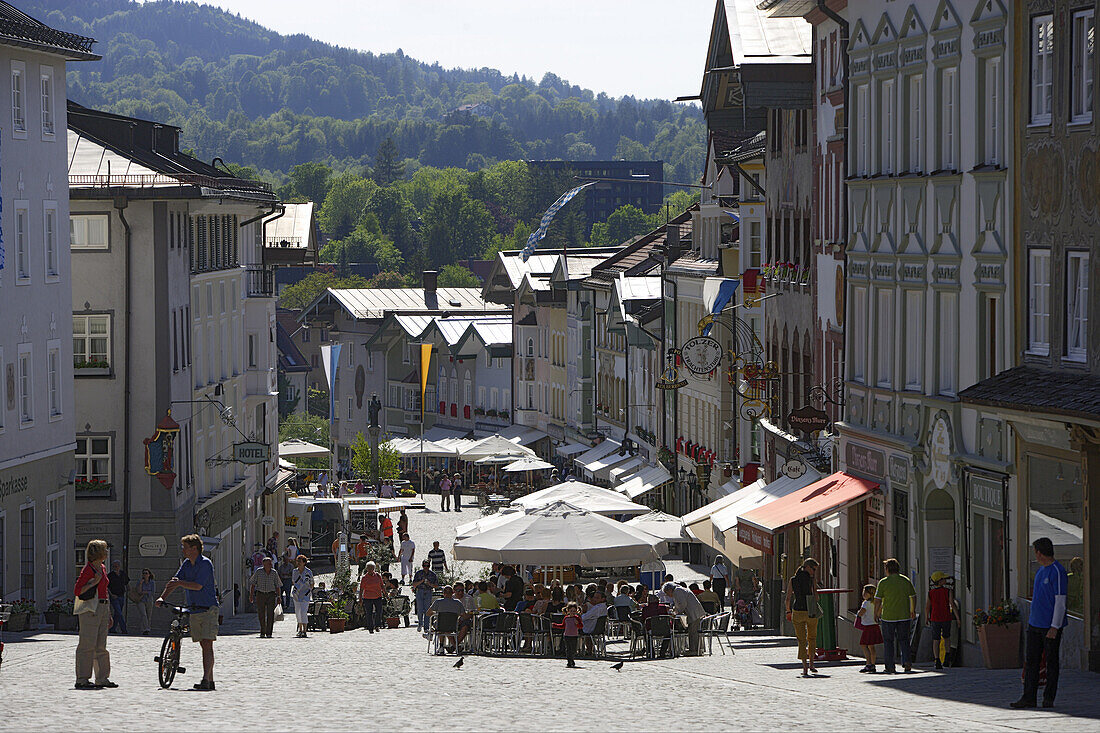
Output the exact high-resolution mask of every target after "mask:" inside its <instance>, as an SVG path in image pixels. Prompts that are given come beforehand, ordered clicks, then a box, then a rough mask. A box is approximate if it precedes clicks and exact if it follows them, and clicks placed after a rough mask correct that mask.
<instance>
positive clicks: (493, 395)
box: [489, 387, 500, 410]
mask: <svg viewBox="0 0 1100 733" xmlns="http://www.w3.org/2000/svg"><path fill="white" fill-rule="evenodd" d="M499 397H500V392H499V391H498V390H497V388H496V387H493V388H492V389H490V390H489V409H490V410H495V409H497V405H498V398H499Z"/></svg>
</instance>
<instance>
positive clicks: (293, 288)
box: [279, 270, 369, 413]
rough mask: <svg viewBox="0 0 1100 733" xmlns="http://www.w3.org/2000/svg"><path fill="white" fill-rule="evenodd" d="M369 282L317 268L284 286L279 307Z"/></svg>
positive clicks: (294, 306) (301, 305)
mask: <svg viewBox="0 0 1100 733" xmlns="http://www.w3.org/2000/svg"><path fill="white" fill-rule="evenodd" d="M368 284H369V283H368V281H367V279H366V278H364V277H362V276H360V275H349V276H348V277H340V276H338V275H337V274H336V273H334V272H326V271H323V270H317V271H316V272H311V273H309V275H306V277H304V278H303V279H301V280H299V281H298V282H296V283H294V284H293V285H288V286H287V287H286V288H284V289H283V292H282V293H281V294H280V295H279V307H281V308H290V309H292V310H298V309H300V308H305V307H306V306H307V305H309V304H310V303H312V302H313V301H314V300H315V299H316V298H317V296H318V295H320V294H321V293H323V292H324V291H325V290H327V289H328V288H365V287H367V286H368ZM326 413H327V408H326Z"/></svg>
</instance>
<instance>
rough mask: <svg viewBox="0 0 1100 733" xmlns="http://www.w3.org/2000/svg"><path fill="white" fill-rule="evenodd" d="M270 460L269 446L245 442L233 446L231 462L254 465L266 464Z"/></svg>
mask: <svg viewBox="0 0 1100 733" xmlns="http://www.w3.org/2000/svg"><path fill="white" fill-rule="evenodd" d="M270 458H271V446H270V445H268V444H267V443H256V442H254V441H247V442H244V443H234V444H233V460H234V461H237V462H238V463H245V464H248V465H255V464H257V463H266V462H267V461H268V459H270Z"/></svg>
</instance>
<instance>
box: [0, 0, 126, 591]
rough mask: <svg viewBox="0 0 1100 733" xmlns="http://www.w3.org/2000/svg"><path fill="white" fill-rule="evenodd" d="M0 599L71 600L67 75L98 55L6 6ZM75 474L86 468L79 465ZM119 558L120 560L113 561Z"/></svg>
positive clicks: (2, 15) (0, 26)
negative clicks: (70, 68) (72, 66)
mask: <svg viewBox="0 0 1100 733" xmlns="http://www.w3.org/2000/svg"><path fill="white" fill-rule="evenodd" d="M0 20H2V21H3V22H2V23H0V73H3V74H5V75H6V76H7V81H6V84H7V86H8V89H9V92H8V93H5V94H2V95H0V121H2V124H0V129H2V131H3V132H2V135H0V137H2V142H0V149H2V150H3V158H2V162H0V179H2V183H3V185H2V188H0V191H2V194H0V198H2V206H0V211H2V216H0V230H2V231H3V235H4V236H3V237H2V239H0V600H12V599H18V598H29V599H31V600H34V601H35V602H36V603H37V604H38V607H39V608H40V609H43V610H44V609H45V606H46V603H47V602H48V601H49V600H51V599H53V598H65V597H71V596H72V584H73V581H74V579H75V573H76V568H77V567H78V563H80V562H82V560H83V557H82V555H81V554H80V553H78V552H77V550H78V549H79V548H78V547H77V545H76V544H75V543H74V539H73V537H74V527H75V499H74V488H75V486H74V483H75V481H74V479H73V478H72V476H73V474H72V471H73V455H74V448H75V447H76V446H75V444H74V440H73V435H74V433H75V431H76V430H75V426H76V425H77V424H78V421H77V416H76V412H77V410H76V406H75V402H74V395H73V343H74V340H73V339H72V338H71V337H70V334H69V319H70V318H71V313H72V287H71V278H72V262H71V260H70V257H69V226H68V223H69V194H68V185H67V179H66V148H65V117H66V114H65V103H66V85H65V68H66V64H68V63H69V62H70V61H89V60H94V59H97V58H99V57H98V56H97V55H96V54H95V53H93V52H92V45H93V44H94V43H95V41H93V40H92V39H90V38H84V37H81V36H76V35H72V34H69V33H63V32H61V31H57V30H54V29H52V28H49V27H48V26H46V25H43V24H42V23H40V22H38V21H36V20H34V19H33V18H30V17H28V16H27V15H25V14H23V13H21V12H20V11H18V10H16V9H15V8H13V7H12V6H10V5H9V4H8V3H3V2H0ZM77 466H78V469H79V466H80V464H79V463H78V464H77ZM116 556H117V555H116Z"/></svg>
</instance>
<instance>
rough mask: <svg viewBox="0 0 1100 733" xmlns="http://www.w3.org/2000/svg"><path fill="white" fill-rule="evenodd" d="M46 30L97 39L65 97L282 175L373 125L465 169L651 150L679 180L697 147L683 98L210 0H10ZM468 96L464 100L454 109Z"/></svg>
mask: <svg viewBox="0 0 1100 733" xmlns="http://www.w3.org/2000/svg"><path fill="white" fill-rule="evenodd" d="M18 4H19V7H20V8H21V9H22V10H25V11H26V12H28V13H29V14H31V15H32V16H35V17H37V18H39V19H41V20H43V21H44V22H46V23H48V24H50V25H52V26H53V27H56V28H60V29H63V30H68V31H73V32H76V33H81V34H84V35H90V36H92V37H94V38H97V39H98V40H99V41H100V43H99V45H98V46H97V49H98V51H99V52H100V53H102V54H103V60H102V61H99V62H95V63H84V64H73V65H72V66H71V67H70V69H71V70H70V74H69V95H70V97H71V98H72V99H74V100H76V101H78V102H81V103H82V104H87V105H90V106H95V107H101V108H105V109H108V110H111V111H115V112H120V113H124V114H132V115H138V116H145V117H152V118H154V119H158V120H164V121H167V122H171V123H173V124H176V125H179V126H181V127H182V128H184V140H185V142H186V144H188V145H192V146H194V147H195V149H196V151H197V152H198V154H199V155H200V156H202V157H205V158H209V157H211V156H213V155H220V156H221V157H223V158H224V159H225V160H227V161H234V162H240V163H242V164H245V165H252V166H255V167H256V168H258V169H261V170H267V171H272V172H275V173H277V174H281V173H282V172H285V171H286V170H288V169H289V168H290V167H291V166H293V165H295V164H298V163H303V162H306V161H310V160H321V161H325V162H328V163H330V164H331V165H333V166H334V167H337V168H341V167H347V166H357V165H369V164H370V163H371V162H372V160H371V159H372V156H373V155H374V153H375V151H376V150H377V149H378V146H379V144H380V143H381V142H382V140H384V139H385V138H386V137H392V138H393V139H394V141H395V142H396V143H397V147H398V151H399V155H400V156H401V157H404V158H411V159H415V160H417V161H419V163H421V164H423V165H433V166H440V167H442V166H459V167H466V168H470V169H479V168H482V167H484V166H485V165H486V164H488V163H491V162H493V161H496V160H507V159H515V158H529V159H534V158H576V159H596V158H620V157H624V158H658V159H662V160H664V161H665V162H666V164H667V167H666V177H668V178H670V179H679V180H692V179H694V178H696V177H697V176H698V172H699V170H700V168H701V166H702V159H703V139H704V128H703V125H702V118H701V115H700V113H699V111H698V109H697V108H695V107H689V106H683V105H677V104H673V103H670V102H666V101H660V100H644V101H642V100H636V99H634V98H632V97H624V98H620V99H612V98H610V97H608V96H607V95H604V94H599V95H597V94H594V93H593V92H591V91H588V90H584V89H581V88H580V87H577V86H572V85H569V84H568V83H567V82H564V81H562V80H561V79H559V78H558V77H556V76H554V75H553V74H547V75H546V76H545V77H544V78H543V79H542V80H540V81H539V82H537V83H536V82H535V81H533V80H530V79H526V78H521V77H518V76H506V75H503V74H501V73H500V72H499V71H496V70H494V69H470V70H462V69H444V68H442V67H440V66H439V65H438V64H434V65H429V64H425V63H422V62H419V61H416V60H414V59H410V58H408V57H407V56H405V55H404V54H403V53H401V52H400V51H398V52H397V53H394V54H381V55H377V54H373V53H369V52H360V51H354V50H350V49H346V48H340V47H337V46H333V45H330V44H326V43H323V42H320V41H317V40H314V39H311V38H308V37H306V36H301V35H293V36H284V35H281V34H278V33H275V32H273V31H270V30H268V29H266V28H264V27H262V26H260V25H259V24H257V23H254V22H252V21H248V20H245V19H242V18H240V17H239V16H236V15H233V14H231V13H227V12H224V11H222V10H219V9H217V8H213V7H210V6H203V5H197V4H195V3H192V2H172V1H169V0H160V1H158V2H148V3H144V4H140V3H136V2H133V0H18ZM464 105H476V106H475V107H474V108H473V110H472V111H460V110H459V108H460V107H462V106H464Z"/></svg>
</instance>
